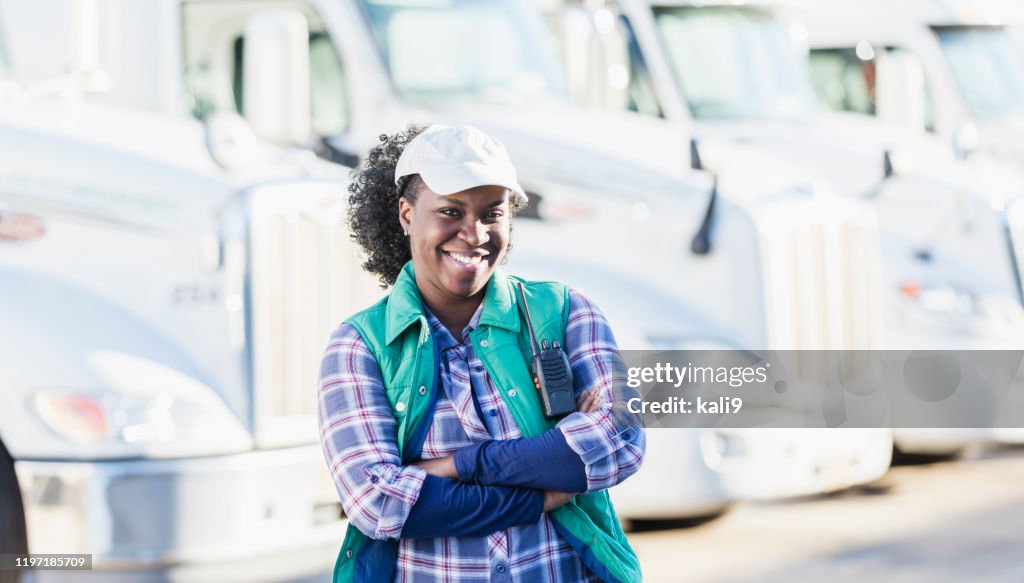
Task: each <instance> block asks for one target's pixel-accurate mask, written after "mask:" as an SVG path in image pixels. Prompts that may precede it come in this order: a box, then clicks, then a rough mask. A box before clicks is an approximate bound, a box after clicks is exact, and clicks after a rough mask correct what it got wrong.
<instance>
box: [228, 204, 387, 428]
mask: <svg viewBox="0 0 1024 583" xmlns="http://www.w3.org/2000/svg"><path fill="white" fill-rule="evenodd" d="M286 188H287V192H281V191H280V190H273V191H268V192H266V193H255V194H253V195H252V197H251V199H250V206H249V210H250V221H251V222H250V235H249V245H250V258H251V262H250V269H249V289H248V299H249V302H248V303H247V305H248V306H249V307H250V322H251V334H250V338H251V339H252V370H253V384H254V417H255V419H254V421H255V426H256V427H255V430H256V439H257V442H258V443H259V444H260V445H261V446H267V445H284V444H292V443H308V442H312V441H316V440H317V435H316V423H315V418H314V416H315V414H316V404H317V403H316V393H317V379H318V375H319V369H320V358H321V356H322V355H323V351H324V348H325V347H326V345H327V340H328V338H329V337H330V334H331V332H332V330H334V328H336V327H337V326H338V324H339V323H340V322H341V320H343V319H344V318H345V317H347V316H348V315H350V314H352V313H354V312H356V311H357V310H360V309H362V308H364V307H366V306H368V305H370V304H371V303H373V302H374V301H375V300H376V299H377V298H379V297H380V296H381V295H382V294H383V291H382V290H381V289H380V288H379V287H378V286H377V283H376V281H375V279H374V278H373V277H372V276H370V275H369V274H367V273H365V272H364V271H363V270H362V268H361V267H360V265H361V263H362V259H361V258H360V257H359V255H358V254H357V247H356V245H355V243H353V242H352V241H351V239H350V238H349V233H348V230H347V228H346V226H345V224H344V201H345V199H346V196H347V193H346V191H345V190H344V188H343V187H341V186H340V185H335V184H327V185H324V184H321V185H316V186H307V185H302V186H296V187H292V186H288V187H286Z"/></svg>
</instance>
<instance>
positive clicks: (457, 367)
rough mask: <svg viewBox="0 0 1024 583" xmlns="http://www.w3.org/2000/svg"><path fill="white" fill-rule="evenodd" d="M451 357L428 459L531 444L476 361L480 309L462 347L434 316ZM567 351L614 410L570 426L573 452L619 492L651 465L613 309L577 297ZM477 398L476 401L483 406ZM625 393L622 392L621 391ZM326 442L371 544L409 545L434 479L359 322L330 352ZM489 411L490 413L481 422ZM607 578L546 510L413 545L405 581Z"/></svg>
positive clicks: (401, 562)
mask: <svg viewBox="0 0 1024 583" xmlns="http://www.w3.org/2000/svg"><path fill="white" fill-rule="evenodd" d="M427 316H428V321H429V323H430V326H431V330H432V332H433V334H434V341H435V342H436V343H437V346H438V349H439V351H440V354H441V366H442V370H441V373H440V376H441V386H440V393H439V395H438V399H437V405H436V408H435V410H434V418H433V423H432V425H431V427H430V429H429V431H428V434H427V437H426V441H425V443H424V446H423V454H422V457H423V459H433V458H438V457H443V456H446V455H449V454H452V453H454V452H455V451H456V450H458V449H459V448H462V447H465V446H468V445H471V444H472V443H475V442H478V441H483V440H489V439H516V438H520V437H522V433H521V432H520V431H519V428H518V427H517V425H516V423H515V421H514V419H513V417H512V414H511V411H510V410H509V409H508V407H507V406H506V405H505V403H504V401H503V400H502V397H501V395H500V394H499V393H498V391H497V390H496V388H495V386H494V384H493V383H492V382H491V380H490V378H489V376H488V374H487V372H486V371H485V369H484V366H483V364H482V363H481V362H480V360H479V359H478V358H477V356H476V355H475V354H474V351H473V347H472V344H471V343H470V342H469V332H470V331H471V330H473V329H474V328H475V327H476V325H477V322H478V320H479V317H480V309H478V310H477V313H476V314H475V315H474V316H473V318H472V320H471V321H470V323H469V325H468V326H467V327H466V329H465V330H463V332H462V334H461V341H458V340H456V339H455V338H454V337H453V336H452V334H451V333H449V332H448V330H447V329H445V328H444V326H442V325H441V323H440V321H438V320H437V319H436V318H435V317H434V316H433V315H432V314H429V313H428V314H427ZM565 349H566V352H567V354H568V356H569V362H570V364H571V366H572V371H573V378H574V383H575V386H576V391H577V392H579V391H581V390H583V389H585V388H597V389H598V390H599V391H600V392H601V395H602V396H603V399H604V400H603V405H602V406H601V408H600V410H599V411H596V412H594V413H579V412H577V413H573V414H571V415H569V416H567V417H565V418H564V419H562V420H561V421H560V422H559V423H558V428H559V429H560V430H561V431H562V432H563V434H564V435H565V438H566V441H567V443H568V444H569V447H570V448H571V449H572V450H573V451H574V452H576V453H577V454H578V455H579V456H580V458H581V459H582V460H583V463H584V466H585V468H586V477H587V491H589V492H593V491H598V490H603V489H605V488H609V487H611V486H613V485H615V484H617V483H619V482H620V481H622V480H624V479H625V478H626V477H628V476H630V475H632V474H633V473H634V472H636V471H637V470H638V469H639V468H640V464H641V461H642V458H643V453H644V444H645V441H644V434H643V431H642V430H640V431H636V430H634V431H627V429H628V428H627V427H624V424H627V423H632V422H631V421H623V417H622V416H621V415H620V414H619V413H618V412H616V411H621V407H620V408H616V409H615V411H613V403H614V402H615V400H616V392H617V391H619V390H621V388H622V386H624V379H625V374H624V373H625V371H624V365H623V364H622V360H621V358H620V357H619V355H618V351H617V346H616V344H615V338H614V336H613V335H612V331H611V329H610V327H609V326H608V322H607V321H606V320H605V318H604V316H603V315H602V314H601V312H600V311H599V310H598V309H597V308H596V307H595V306H594V305H593V304H592V303H591V302H590V301H589V300H588V299H587V298H586V297H584V296H583V295H582V294H580V293H579V292H577V291H576V290H571V291H570V311H569V320H568V325H567V328H566V332H565ZM474 393H475V397H476V403H474ZM619 398H621V396H619ZM318 412H319V424H320V437H321V443H322V445H323V450H324V456H325V458H326V460H327V463H328V465H329V467H330V471H331V475H332V477H333V479H334V483H335V486H336V487H337V489H338V494H339V495H340V497H341V501H342V506H343V507H344V509H345V513H346V514H347V515H348V518H349V520H350V521H351V523H352V524H353V525H355V526H356V528H358V529H359V530H361V531H362V532H363V533H365V534H366V535H367V536H370V537H371V538H377V539H396V538H400V535H401V532H402V527H403V525H404V522H405V520H406V517H407V516H408V515H409V512H410V509H411V508H412V506H413V505H414V504H415V503H416V500H417V497H418V495H419V491H420V487H421V485H422V483H423V479H424V477H425V475H426V474H425V472H424V471H423V470H421V469H420V468H417V467H415V466H402V465H401V460H400V458H399V455H398V447H397V441H396V422H395V418H394V417H393V415H392V412H391V406H390V405H389V403H388V400H387V397H386V396H385V393H384V386H383V384H382V381H381V374H380V368H379V367H378V365H377V362H376V360H375V359H374V357H373V355H372V354H371V353H370V351H369V350H368V349H367V347H366V344H365V343H364V342H363V340H362V338H361V337H360V336H359V333H358V332H356V331H355V329H354V328H352V327H351V326H349V325H347V324H343V325H342V326H340V327H339V328H338V329H337V330H336V331H335V332H334V334H333V335H332V337H331V340H330V343H329V345H328V347H327V351H326V353H325V355H324V359H323V363H322V367H321V373H320V387H319V394H318ZM481 413H482V416H481ZM512 580H517V581H518V580H523V581H537V582H552V583H554V582H556V581H559V582H562V581H597V578H596V577H594V576H593V574H591V573H590V572H589V571H587V570H586V569H585V568H584V566H583V564H582V562H581V561H580V559H579V558H578V556H577V555H576V553H575V551H574V550H573V549H572V548H571V547H570V546H569V545H568V544H567V543H566V542H565V541H564V540H562V538H561V537H560V536H559V535H558V534H557V533H556V531H555V529H554V527H553V526H552V523H551V521H550V519H549V518H548V515H547V514H546V513H545V514H543V515H542V516H541V518H540V520H538V521H537V522H536V523H534V524H530V525H525V526H516V527H512V528H508V529H505V530H502V531H499V532H495V533H492V534H490V535H487V536H485V537H441V538H430V539H425V538H421V539H402V540H401V542H400V544H399V552H398V564H397V568H396V581H401V582H406V581H409V582H420V581H423V582H427V581H430V582H433V581H451V582H468V581H512Z"/></svg>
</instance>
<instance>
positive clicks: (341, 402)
mask: <svg viewBox="0 0 1024 583" xmlns="http://www.w3.org/2000/svg"><path fill="white" fill-rule="evenodd" d="M317 413H318V421H319V426H320V443H321V445H322V447H323V452H324V458H325V459H326V461H327V465H328V468H329V469H330V472H331V477H332V478H333V480H334V485H335V487H336V488H337V490H338V495H339V496H340V498H341V504H342V507H343V508H344V509H345V514H346V515H348V518H349V520H350V521H351V523H352V524H353V525H354V526H355V527H356V528H358V529H359V530H360V531H362V532H363V534H365V535H366V536H369V537H370V538H374V539H397V538H399V536H400V535H401V532H402V528H403V526H404V525H405V521H406V519H407V518H408V516H409V512H410V510H411V509H412V507H413V505H414V504H416V501H417V499H418V497H419V493H420V489H421V488H422V486H423V480H424V478H425V477H426V472H425V471H424V470H422V469H420V468H418V467H415V466H405V467H403V466H402V463H401V458H400V457H399V454H398V440H397V432H396V421H395V418H394V415H393V413H392V411H391V406H390V404H389V403H388V400H387V396H386V395H385V392H384V385H383V381H382V380H381V373H380V367H379V366H378V365H377V361H376V359H374V357H373V355H372V354H371V353H370V351H369V349H368V348H367V347H366V344H365V342H363V339H362V337H361V336H360V335H359V333H358V332H357V331H356V330H355V329H354V328H353V327H351V326H349V325H348V324H343V325H342V326H341V327H339V328H338V329H337V330H336V331H335V332H334V334H333V335H332V336H331V340H330V343H329V344H328V346H327V350H326V352H325V353H324V357H323V360H322V362H321V366H320V383H319V390H318V393H317Z"/></svg>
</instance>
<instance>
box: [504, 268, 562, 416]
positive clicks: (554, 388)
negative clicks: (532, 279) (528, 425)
mask: <svg viewBox="0 0 1024 583" xmlns="http://www.w3.org/2000/svg"><path fill="white" fill-rule="evenodd" d="M517 287H518V289H519V306H520V309H521V310H522V312H523V319H524V320H526V327H527V329H528V330H529V331H530V346H531V348H532V351H533V384H534V385H535V386H536V387H537V391H539V392H540V399H541V402H542V403H543V404H544V416H545V417H547V418H548V419H556V418H558V417H562V416H564V415H568V414H569V413H572V412H573V411H575V410H576V401H575V399H574V398H573V392H572V368H570V367H569V358H568V357H567V356H566V355H565V351H564V350H562V348H561V347H560V346H559V345H558V341H557V340H555V341H553V342H552V343H551V345H550V346H549V345H548V341H547V340H543V341H542V342H541V343H540V344H538V343H537V335H536V334H535V333H534V331H533V322H532V321H531V320H530V308H529V306H527V305H526V293H525V292H524V291H523V284H522V283H518V284H517Z"/></svg>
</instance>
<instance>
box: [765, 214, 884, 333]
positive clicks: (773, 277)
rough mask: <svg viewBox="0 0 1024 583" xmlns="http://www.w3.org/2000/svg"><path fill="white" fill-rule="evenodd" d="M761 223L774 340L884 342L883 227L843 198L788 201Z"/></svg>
mask: <svg viewBox="0 0 1024 583" xmlns="http://www.w3.org/2000/svg"><path fill="white" fill-rule="evenodd" d="M774 206H777V207H778V208H769V209H767V213H766V215H767V216H765V220H764V221H763V222H762V227H761V235H762V244H763V249H764V279H765V302H766V306H765V307H766V310H765V311H766V313H767V314H768V341H769V347H770V348H772V349H776V350H867V349H873V348H881V347H882V340H883V339H882V326H883V324H882V321H883V316H884V313H883V305H882V298H881V295H880V294H881V279H880V278H881V263H880V262H881V258H880V254H879V242H878V235H877V226H876V224H875V221H874V218H873V216H872V215H871V214H870V211H867V210H866V209H863V208H862V207H858V206H857V205H855V204H853V203H846V202H843V201H825V200H809V201H800V202H798V203H794V202H791V201H790V202H786V203H785V204H784V205H783V204H779V205H774Z"/></svg>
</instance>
